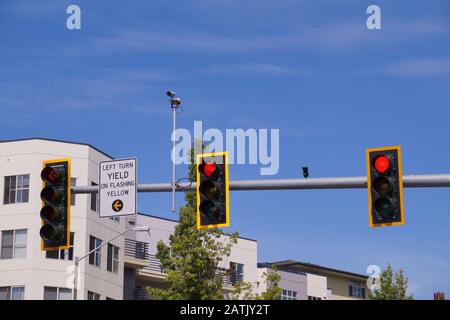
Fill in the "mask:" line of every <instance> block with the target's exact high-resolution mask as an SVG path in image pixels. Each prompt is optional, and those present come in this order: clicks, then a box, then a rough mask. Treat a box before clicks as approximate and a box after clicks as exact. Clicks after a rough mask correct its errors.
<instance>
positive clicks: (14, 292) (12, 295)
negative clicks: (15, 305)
mask: <svg viewBox="0 0 450 320" xmlns="http://www.w3.org/2000/svg"><path fill="white" fill-rule="evenodd" d="M24 297H25V287H24V286H14V287H0V300H23V299H24Z"/></svg>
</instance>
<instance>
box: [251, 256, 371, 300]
mask: <svg viewBox="0 0 450 320" xmlns="http://www.w3.org/2000/svg"><path fill="white" fill-rule="evenodd" d="M273 264H276V265H277V266H278V270H279V273H280V275H281V281H280V287H281V288H283V281H288V282H290V284H292V282H293V281H292V280H291V281H289V280H288V279H291V278H294V279H295V277H297V278H298V276H296V275H298V274H306V297H307V299H308V300H360V299H367V292H366V291H367V289H366V288H367V287H366V283H367V279H368V276H366V275H362V274H357V273H353V272H348V271H344V270H338V269H333V268H329V267H323V266H319V265H315V264H311V263H305V262H299V261H294V260H284V261H274V262H266V263H263V264H259V265H258V269H264V268H267V267H268V266H271V265H273ZM286 274H287V275H288V276H287V275H286Z"/></svg>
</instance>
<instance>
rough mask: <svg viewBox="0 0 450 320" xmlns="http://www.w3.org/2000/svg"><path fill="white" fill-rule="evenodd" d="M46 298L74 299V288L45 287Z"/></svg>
mask: <svg viewBox="0 0 450 320" xmlns="http://www.w3.org/2000/svg"><path fill="white" fill-rule="evenodd" d="M44 300H72V290H71V289H67V288H57V287H44Z"/></svg>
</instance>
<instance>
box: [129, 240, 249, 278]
mask: <svg viewBox="0 0 450 320" xmlns="http://www.w3.org/2000/svg"><path fill="white" fill-rule="evenodd" d="M124 252H125V256H127V257H132V258H134V259H139V260H144V261H146V262H147V265H146V266H145V267H143V269H144V270H148V271H151V272H155V273H160V274H164V272H163V269H162V267H161V262H160V261H159V259H158V258H157V257H156V256H155V255H154V254H150V253H149V249H148V243H145V242H140V241H136V240H131V239H125V251H124ZM217 275H219V276H221V277H222V283H223V284H224V285H229V286H232V285H233V284H235V283H236V282H238V281H243V275H242V274H240V273H238V272H236V271H233V270H230V269H225V268H218V269H217Z"/></svg>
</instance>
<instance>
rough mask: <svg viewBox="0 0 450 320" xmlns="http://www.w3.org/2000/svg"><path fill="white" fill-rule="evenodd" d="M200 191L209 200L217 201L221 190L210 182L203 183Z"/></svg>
mask: <svg viewBox="0 0 450 320" xmlns="http://www.w3.org/2000/svg"><path fill="white" fill-rule="evenodd" d="M199 190H200V192H201V193H202V194H203V195H204V196H205V197H207V198H209V199H217V197H218V195H219V188H218V187H217V185H216V184H215V183H214V182H212V181H210V180H206V181H203V182H202V183H201V184H200V187H199Z"/></svg>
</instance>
